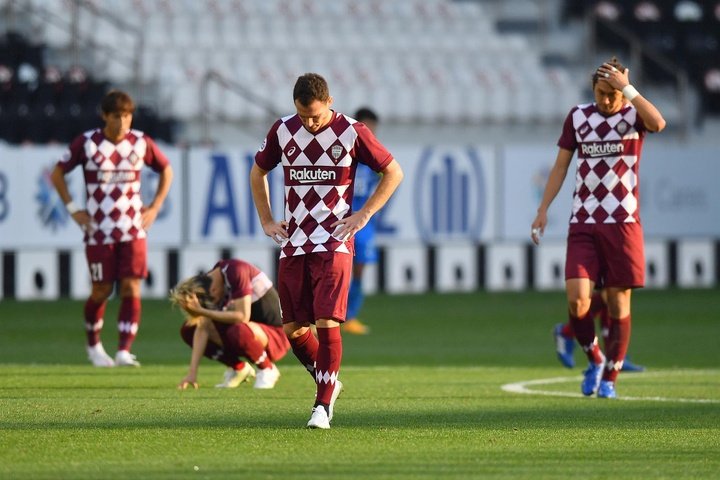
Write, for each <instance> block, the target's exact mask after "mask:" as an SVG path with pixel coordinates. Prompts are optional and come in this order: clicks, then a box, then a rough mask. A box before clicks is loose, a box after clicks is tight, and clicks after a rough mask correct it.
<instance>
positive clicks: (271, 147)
mask: <svg viewBox="0 0 720 480" xmlns="http://www.w3.org/2000/svg"><path fill="white" fill-rule="evenodd" d="M280 123H281V120H278V121H276V122H275V124H274V125H273V126H272V127H271V128H270V131H269V132H268V134H267V136H266V137H265V140H263V143H262V145H260V148H259V149H258V151H257V153H256V154H255V164H256V165H257V166H258V167H260V168H262V169H263V170H265V171H270V170H272V169H273V168H275V167H276V166H277V164H278V163H280V159H281V158H282V151H281V150H280V142H279V141H278V135H277V131H278V127H279V126H280Z"/></svg>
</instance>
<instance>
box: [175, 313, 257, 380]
mask: <svg viewBox="0 0 720 480" xmlns="http://www.w3.org/2000/svg"><path fill="white" fill-rule="evenodd" d="M195 328H197V327H195V326H190V325H188V324H186V323H183V324H182V327H180V337H182V339H183V341H184V342H185V343H186V344H187V345H188V346H189V347H190V348H192V345H193V337H194V336H195ZM203 356H204V357H205V358H209V359H210V360H217V361H218V362H220V363H222V364H223V365H226V366H228V367H230V368H232V369H234V370H242V368H243V367H244V366H245V362H243V361H242V360H240V359H239V358H238V356H237V355H231V354H229V353H227V352H226V351H224V350H223V348H222V347H221V346H220V345H218V344H216V343H214V342H211V341H208V342H207V346H206V347H205V351H204V352H203Z"/></svg>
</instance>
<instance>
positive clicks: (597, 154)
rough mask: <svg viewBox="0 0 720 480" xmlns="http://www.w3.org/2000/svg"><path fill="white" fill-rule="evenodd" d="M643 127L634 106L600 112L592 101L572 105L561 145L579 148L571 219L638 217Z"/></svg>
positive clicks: (603, 220)
mask: <svg viewBox="0 0 720 480" xmlns="http://www.w3.org/2000/svg"><path fill="white" fill-rule="evenodd" d="M646 133H647V130H646V129H645V126H644V124H643V123H642V120H641V119H640V117H639V116H638V114H637V110H636V109H635V108H634V107H633V106H632V105H631V104H626V105H625V106H623V108H622V109H621V110H620V111H619V112H618V113H616V114H614V115H611V116H605V115H602V114H601V113H600V112H599V110H598V109H597V105H596V104H595V103H587V104H582V105H577V106H575V107H573V109H572V110H570V113H569V114H568V116H567V118H566V120H565V124H564V125H563V130H562V134H561V135H560V139H559V140H558V146H559V147H560V148H563V149H566V150H570V151H574V150H577V160H576V166H577V170H576V173H575V192H574V193H573V205H572V214H571V216H570V223H585V224H598V223H636V222H640V199H639V190H638V188H639V177H638V170H639V167H640V154H641V151H642V145H643V140H644V138H645V134H646Z"/></svg>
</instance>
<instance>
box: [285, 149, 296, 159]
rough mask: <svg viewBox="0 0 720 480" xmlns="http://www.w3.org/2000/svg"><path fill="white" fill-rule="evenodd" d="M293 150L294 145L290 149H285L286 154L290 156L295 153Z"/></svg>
mask: <svg viewBox="0 0 720 480" xmlns="http://www.w3.org/2000/svg"><path fill="white" fill-rule="evenodd" d="M295 150H297V149H296V148H295V147H292V148H291V149H290V150H288V151H287V156H288V157H292V155H293V153H295Z"/></svg>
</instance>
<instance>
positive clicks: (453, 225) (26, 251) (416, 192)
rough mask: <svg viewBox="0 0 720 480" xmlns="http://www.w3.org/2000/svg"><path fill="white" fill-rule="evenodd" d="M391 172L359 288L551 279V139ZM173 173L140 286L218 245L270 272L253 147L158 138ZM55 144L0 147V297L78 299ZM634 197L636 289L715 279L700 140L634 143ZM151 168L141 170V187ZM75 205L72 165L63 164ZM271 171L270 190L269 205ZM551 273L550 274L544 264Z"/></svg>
mask: <svg viewBox="0 0 720 480" xmlns="http://www.w3.org/2000/svg"><path fill="white" fill-rule="evenodd" d="M388 147H389V150H390V151H391V152H392V153H393V155H394V156H395V157H396V158H397V159H398V161H399V162H400V163H401V165H402V166H403V169H404V171H405V181H404V182H403V184H402V185H401V187H400V188H399V190H398V192H397V193H396V195H394V196H393V197H392V199H391V201H390V202H389V203H388V205H387V206H386V207H385V208H384V209H383V210H382V211H381V212H380V213H379V214H378V215H377V222H378V232H379V233H378V244H379V245H380V246H381V249H382V250H383V254H382V255H381V261H380V262H379V263H378V264H377V265H374V266H373V267H372V268H370V269H368V271H367V272H366V273H365V275H366V279H367V280H368V281H367V282H366V284H365V289H366V291H368V292H370V293H372V292H378V291H380V292H382V291H385V292H390V293H405V292H408V293H411V292H424V291H430V290H432V291H438V292H454V291H458V292H460V291H473V290H477V289H489V290H521V289H525V288H537V289H541V290H553V289H561V288H562V286H563V283H564V282H563V279H562V271H563V269H564V265H563V262H564V241H565V235H566V231H567V220H568V217H569V208H570V203H571V198H572V188H573V184H574V179H573V178H572V177H573V175H572V173H570V174H569V175H568V177H569V178H568V179H566V182H565V184H564V185H563V188H562V189H561V191H560V193H559V194H558V196H557V198H556V200H555V202H554V203H553V205H552V207H551V209H550V211H549V224H548V227H547V230H546V232H545V236H544V237H543V239H542V243H541V245H540V246H539V247H533V246H531V244H530V241H529V230H530V223H531V222H532V219H533V217H534V215H535V210H536V208H537V204H538V202H539V199H540V196H541V195H542V189H543V187H544V184H545V181H546V178H547V174H548V172H549V169H550V167H551V166H552V163H553V161H554V159H555V155H556V149H555V147H553V146H552V145H550V146H548V145H521V146H503V147H492V146H487V145H480V146H458V145H424V146H423V145H421V146H416V145H407V144H401V145H392V144H389V145H388ZM164 150H165V152H166V153H167V154H168V157H169V158H170V160H171V162H172V164H173V166H174V170H175V181H174V182H173V187H172V188H171V190H170V194H169V195H168V199H167V201H166V204H165V205H164V207H163V210H162V212H161V214H160V215H159V216H158V219H157V220H156V222H155V224H154V225H153V227H152V229H151V230H150V233H149V241H148V243H149V249H150V258H149V262H148V263H149V269H150V272H151V277H152V278H151V279H150V280H148V281H147V282H145V284H144V285H143V289H144V295H145V296H146V297H148V298H153V297H156V298H163V297H165V296H166V294H167V290H168V289H169V288H170V287H171V286H172V285H173V283H174V282H176V281H177V280H178V279H180V278H184V276H189V275H193V274H195V273H197V271H199V270H201V269H207V268H209V267H210V266H212V264H213V263H214V262H215V261H216V260H217V259H219V258H220V257H228V256H237V257H240V258H246V259H248V260H250V261H252V262H254V263H256V264H258V266H260V267H261V268H263V269H264V270H266V271H267V272H268V274H269V275H270V276H271V277H272V278H274V277H275V275H276V268H277V246H276V245H275V244H274V243H273V242H272V241H271V240H270V239H268V238H266V237H265V235H264V234H263V232H262V229H261V228H260V225H259V222H258V220H257V214H256V213H255V209H254V206H253V203H252V196H251V193H250V189H249V184H248V173H249V170H250V167H251V166H252V162H253V156H254V152H255V147H254V146H251V147H224V148H217V149H215V150H211V149H206V148H191V149H181V148H176V147H164ZM62 151H63V149H62V148H59V147H21V148H14V147H13V148H11V147H9V146H4V145H0V258H1V259H2V260H0V272H1V273H2V275H1V276H0V298H3V297H4V298H12V297H14V298H56V297H58V296H68V297H71V298H84V297H86V296H87V294H88V292H89V286H88V274H87V271H86V266H85V261H84V251H83V249H82V234H81V232H80V229H79V228H78V227H77V226H76V225H75V224H74V223H73V222H72V219H71V218H69V216H68V215H67V212H66V211H65V208H64V206H63V205H62V202H61V201H60V199H59V197H58V196H57V194H56V192H55V191H54V189H53V187H52V184H51V183H50V180H49V173H50V171H51V170H52V168H53V166H54V163H55V161H56V159H57V158H58V157H59V156H60V155H61V153H62ZM641 171H642V185H641V206H642V207H641V208H642V221H643V226H644V229H645V237H646V256H647V263H648V268H647V272H648V275H647V278H648V285H647V286H648V287H649V288H665V287H668V286H680V287H685V288H696V287H698V288H706V287H713V286H717V285H718V284H719V278H718V277H719V276H720V273H718V271H719V268H718V264H719V263H720V255H718V251H719V248H720V247H719V245H720V189H718V188H717V179H718V178H720V164H719V163H718V162H717V161H716V152H715V151H713V150H712V149H702V148H699V149H693V148H691V147H688V146H685V145H677V146H676V145H654V144H652V142H648V145H647V146H646V147H645V153H644V157H643V164H642V165H641ZM156 181H157V176H156V175H155V174H152V173H150V172H149V173H148V174H147V176H146V177H144V178H143V182H144V184H145V187H144V189H143V190H144V195H146V196H147V195H151V194H152V192H153V191H154V186H155V185H156V184H155V182H156ZM68 182H69V186H70V190H71V192H72V194H73V196H74V198H75V201H76V203H81V201H82V199H83V195H84V193H83V182H82V177H81V175H80V172H79V171H74V172H72V173H71V174H70V175H69V176H68ZM281 182H282V178H281V174H280V172H279V171H278V169H276V171H273V172H271V175H270V188H271V202H272V205H273V209H274V211H275V213H276V215H278V214H280V212H282V209H283V189H282V183H281ZM558 272H559V275H560V276H558Z"/></svg>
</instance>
